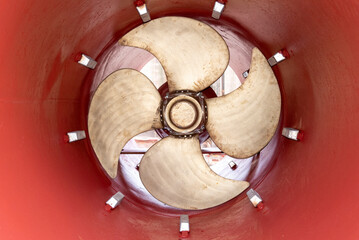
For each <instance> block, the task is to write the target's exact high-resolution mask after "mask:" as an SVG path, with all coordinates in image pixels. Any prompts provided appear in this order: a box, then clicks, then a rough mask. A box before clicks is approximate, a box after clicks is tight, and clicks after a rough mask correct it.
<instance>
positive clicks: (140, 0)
mask: <svg viewBox="0 0 359 240" xmlns="http://www.w3.org/2000/svg"><path fill="white" fill-rule="evenodd" d="M134 3H135V6H136V9H137V12H138V14H139V15H140V17H141V19H142V22H144V23H145V22H149V21H151V16H150V13H149V12H148V10H147V7H146V3H145V1H144V0H136V1H135V2H134Z"/></svg>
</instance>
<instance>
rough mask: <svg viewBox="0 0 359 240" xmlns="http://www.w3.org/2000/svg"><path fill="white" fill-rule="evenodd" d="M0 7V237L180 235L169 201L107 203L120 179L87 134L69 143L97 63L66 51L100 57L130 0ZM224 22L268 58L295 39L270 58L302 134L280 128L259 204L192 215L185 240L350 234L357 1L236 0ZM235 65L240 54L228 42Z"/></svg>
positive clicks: (129, 15) (207, 8) (358, 71)
mask: <svg viewBox="0 0 359 240" xmlns="http://www.w3.org/2000/svg"><path fill="white" fill-rule="evenodd" d="M147 6H148V9H149V10H150V12H151V16H152V18H155V17H160V16H165V15H187V16H194V17H198V16H202V17H209V16H210V14H211V9H212V6H213V2H212V1H204V0H201V1H197V0H192V1H189V0H188V1H183V0H178V1H159V0H151V1H148V5H147ZM0 12H1V14H0V23H1V30H0V49H1V60H0V61H1V62H0V70H1V71H0V73H1V80H0V81H1V83H2V87H1V88H0V115H1V119H0V131H1V152H0V163H1V167H0V193H1V195H0V237H1V239H84V240H87V239H165V240H167V239H178V230H179V219H178V218H177V217H173V216H169V215H166V213H165V212H163V213H162V215H159V214H155V213H154V212H152V211H149V210H148V209H143V208H142V207H141V205H140V204H136V203H134V202H131V201H128V200H124V201H123V202H122V203H121V205H120V206H119V207H118V208H117V209H115V210H114V211H112V212H111V213H108V212H107V211H105V210H104V202H105V201H106V200H107V199H108V198H109V197H110V196H111V195H112V194H113V193H114V190H113V188H112V187H111V184H110V182H109V181H108V180H107V178H106V177H104V176H103V174H102V173H101V171H100V170H99V168H98V165H97V163H96V161H95V158H94V156H93V155H92V153H91V150H90V148H89V145H88V141H87V140H85V141H80V142H75V143H72V144H65V143H64V141H63V135H64V133H65V132H67V131H72V130H80V129H84V128H86V112H87V106H88V100H89V96H90V93H89V90H90V85H91V82H89V81H88V79H89V77H90V76H91V72H90V71H89V70H88V69H87V68H85V67H82V66H80V65H78V64H76V63H75V62H74V57H75V56H76V54H77V53H78V52H84V53H86V54H87V55H89V56H92V57H94V58H98V57H99V56H100V55H101V53H102V52H103V51H104V49H106V48H107V46H109V44H110V43H113V40H114V39H117V38H118V37H119V36H121V35H122V34H124V33H125V32H126V31H128V30H129V29H131V28H132V27H134V26H136V25H138V24H140V23H141V22H140V19H139V17H138V14H137V12H136V10H135V8H134V5H133V2H132V1H130V0H126V1H115V0H104V1H83V0H78V1H55V0H49V1H41V0H37V1H29V0H26V1H25V0H19V1H16V2H10V1H7V2H4V1H3V2H2V5H1V8H0ZM222 20H225V21H227V22H231V23H232V25H235V26H237V28H238V29H241V32H245V33H246V34H247V35H248V36H249V37H250V39H252V40H253V42H256V45H259V46H260V47H261V49H262V50H263V52H264V53H265V54H266V56H268V57H269V56H270V55H271V54H272V53H274V52H276V51H278V50H280V49H281V48H283V47H286V48H287V49H288V50H289V51H290V53H291V58H290V60H288V61H285V62H283V63H281V64H280V65H279V66H276V67H274V70H275V72H276V74H277V76H278V79H279V81H280V83H281V87H282V97H283V125H284V126H288V127H296V128H300V129H303V130H304V132H305V134H306V135H305V138H304V139H303V141H301V142H294V141H290V140H288V139H284V138H280V140H279V142H278V144H277V145H276V150H277V153H276V155H275V156H276V165H275V166H274V168H273V169H272V171H271V172H270V173H269V174H268V176H266V178H265V179H264V180H263V181H262V182H261V184H260V185H259V186H258V188H257V189H256V190H257V191H258V192H259V193H260V194H261V195H262V197H263V199H264V201H265V207H264V209H263V210H262V211H257V210H256V209H254V208H252V207H251V205H250V203H249V202H248V201H247V200H246V199H242V198H238V199H235V200H233V201H230V202H229V203H227V204H225V205H223V206H220V207H218V208H214V209H211V210H209V211H205V212H202V213H201V214H199V215H196V216H192V217H191V218H190V224H191V232H190V238H191V239H229V240H231V239H233V240H238V239H291V240H293V239H298V240H299V239H358V238H359V228H358V224H359V223H358V220H357V218H358V217H357V216H358V214H359V204H357V203H356V200H357V199H358V198H359V192H358V191H357V187H358V182H359V174H358V173H357V170H358V169H359V161H358V159H357V156H358V154H359V150H358V149H359V148H358V147H357V146H358V145H359V138H358V136H359V127H358V124H357V122H358V119H359V94H358V92H359V84H358V80H357V76H358V75H359V66H358V57H357V55H358V52H359V47H358V46H359V45H358V42H359V41H358V40H359V29H358V27H357V26H358V24H359V4H358V1H354V0H353V1H350V0H348V1H328V0H327V1H321V0H318V1H294V0H292V1H264V0H259V1H235V0H230V1H228V3H227V6H226V9H225V12H224V15H223V16H222ZM219 23H221V21H220V22H219ZM235 31H236V29H234V30H233V32H235ZM142 64H143V63H142ZM231 64H232V65H240V64H241V63H240V62H238V60H236V58H235V54H234V55H233V56H232V59H231ZM137 67H140V66H137Z"/></svg>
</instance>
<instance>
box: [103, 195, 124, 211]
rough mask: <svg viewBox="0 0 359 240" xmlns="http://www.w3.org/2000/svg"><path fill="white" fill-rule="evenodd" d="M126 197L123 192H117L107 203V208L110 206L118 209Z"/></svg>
mask: <svg viewBox="0 0 359 240" xmlns="http://www.w3.org/2000/svg"><path fill="white" fill-rule="evenodd" d="M124 197H125V196H124V195H123V194H122V193H121V192H117V193H116V194H115V195H113V196H112V197H111V198H110V199H109V200H107V202H106V206H110V207H111V209H114V208H115V207H117V206H118V205H119V204H120V202H121V201H122V199H123V198H124Z"/></svg>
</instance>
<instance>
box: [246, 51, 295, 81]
mask: <svg viewBox="0 0 359 240" xmlns="http://www.w3.org/2000/svg"><path fill="white" fill-rule="evenodd" d="M289 57H290V55H289V52H288V51H287V49H285V48H284V49H282V50H280V51H279V52H277V53H275V54H274V55H273V56H271V57H270V58H268V60H267V61H268V63H269V65H270V66H271V67H274V66H275V65H277V64H278V63H280V62H282V61H284V60H286V59H288V58H289ZM249 70H250V69H248V70H246V71H245V72H243V73H242V76H243V77H244V78H247V77H248V75H249Z"/></svg>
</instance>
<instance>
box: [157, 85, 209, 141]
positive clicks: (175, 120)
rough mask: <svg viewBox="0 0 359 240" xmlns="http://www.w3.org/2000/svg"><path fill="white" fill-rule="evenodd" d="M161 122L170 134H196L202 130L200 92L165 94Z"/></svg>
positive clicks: (202, 104)
mask: <svg viewBox="0 0 359 240" xmlns="http://www.w3.org/2000/svg"><path fill="white" fill-rule="evenodd" d="M161 110H162V122H163V124H164V126H165V128H166V129H167V130H168V131H170V133H171V134H172V135H175V136H176V135H177V136H181V135H190V134H197V133H200V132H202V131H203V130H204V122H205V107H204V101H203V97H202V95H201V94H197V93H192V92H185V93H182V91H181V92H180V93H173V94H169V95H167V96H166V98H165V101H164V102H163V106H162V109H161Z"/></svg>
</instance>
